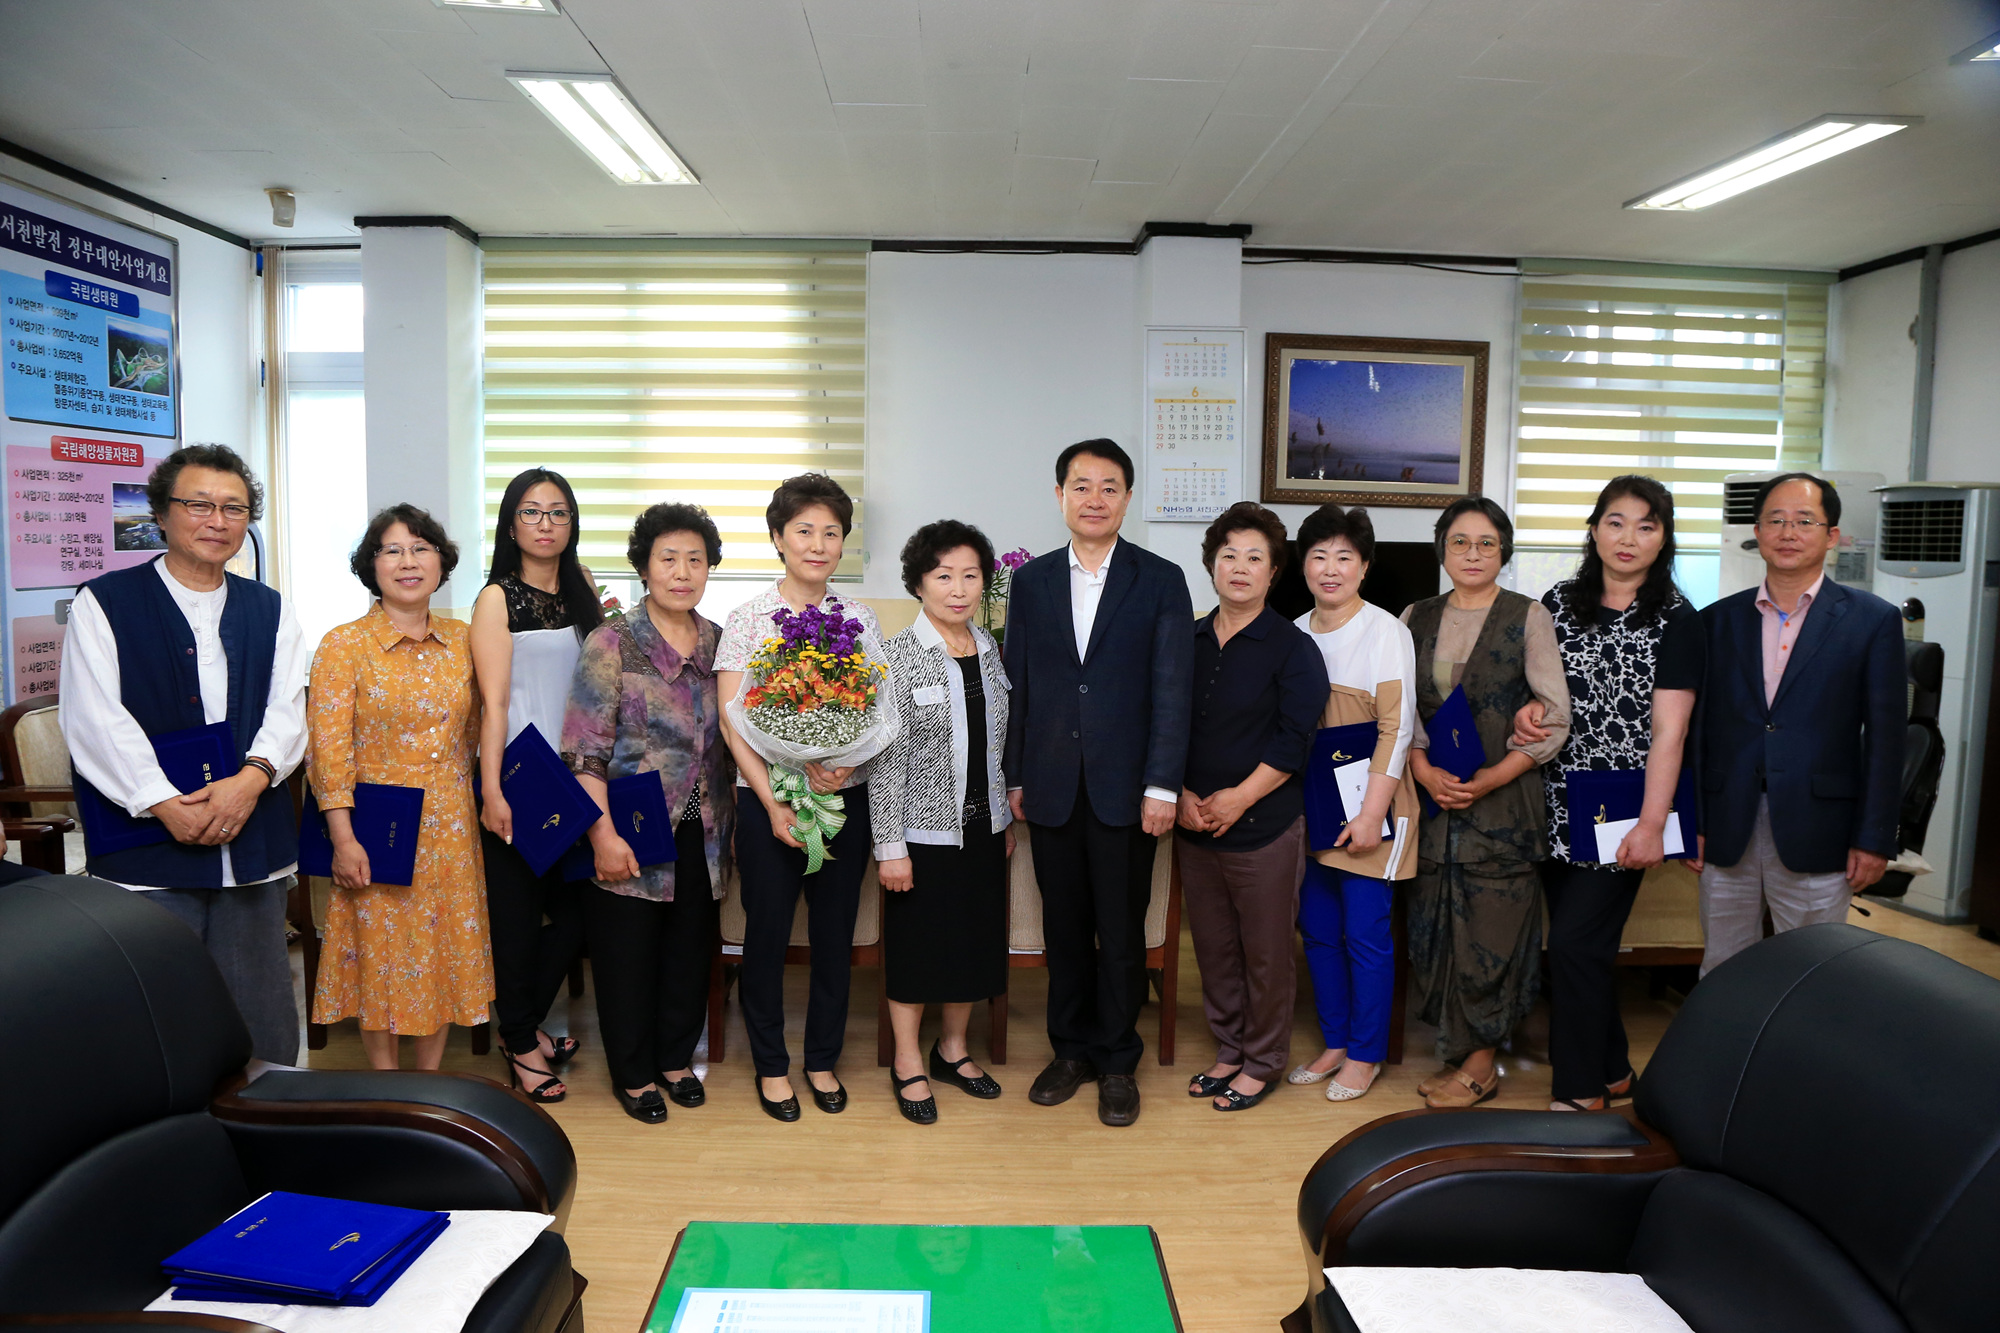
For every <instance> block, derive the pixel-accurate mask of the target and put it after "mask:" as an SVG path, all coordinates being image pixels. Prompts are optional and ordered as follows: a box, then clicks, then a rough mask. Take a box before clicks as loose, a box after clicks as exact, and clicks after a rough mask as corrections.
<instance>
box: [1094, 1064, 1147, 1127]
mask: <svg viewBox="0 0 2000 1333" xmlns="http://www.w3.org/2000/svg"><path fill="white" fill-rule="evenodd" d="M1097 1118H1098V1119H1099V1120H1102V1121H1103V1122H1104V1123H1105V1124H1107V1125H1111V1126H1114V1127H1119V1126H1124V1125H1129V1124H1132V1123H1133V1122H1134V1121H1136V1120H1138V1118H1139V1080H1138V1079H1136V1078H1134V1077H1132V1076H1131V1075H1130V1074H1105V1075H1103V1076H1101V1077H1100V1078H1099V1079H1098V1080H1097Z"/></svg>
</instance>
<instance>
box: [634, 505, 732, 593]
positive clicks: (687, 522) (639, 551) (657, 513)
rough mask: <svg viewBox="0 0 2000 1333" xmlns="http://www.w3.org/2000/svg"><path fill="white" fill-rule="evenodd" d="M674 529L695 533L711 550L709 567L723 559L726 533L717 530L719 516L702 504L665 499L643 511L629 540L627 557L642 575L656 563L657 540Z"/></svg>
mask: <svg viewBox="0 0 2000 1333" xmlns="http://www.w3.org/2000/svg"><path fill="white" fill-rule="evenodd" d="M670 532H692V533H694V534H695V535H696V536H698V537H700V538H701V544H702V547H703V549H704V550H705V551H706V552H707V553H708V567H709V568H710V569H714V568H715V567H716V566H717V565H719V564H721V563H722V534H721V533H720V532H717V531H716V530H715V520H714V519H712V518H710V517H709V516H708V511H707V510H706V509H703V508H702V507H701V506H700V505H691V504H682V503H679V502H677V501H664V502H662V503H660V504H656V505H654V506H653V507H652V508H650V509H648V510H646V511H645V512H644V513H642V514H640V515H639V517H638V520H637V521H636V522H634V523H633V524H632V535H631V537H630V538H628V539H627V540H626V542H625V558H626V559H627V560H629V561H631V562H632V571H633V572H634V573H635V574H637V575H638V576H639V577H640V578H641V579H644V578H645V577H646V566H647V565H650V564H652V563H653V543H655V542H657V541H659V540H660V538H662V537H664V536H666V535H667V534H668V533H670Z"/></svg>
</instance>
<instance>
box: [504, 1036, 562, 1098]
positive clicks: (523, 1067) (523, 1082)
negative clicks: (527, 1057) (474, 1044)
mask: <svg viewBox="0 0 2000 1333" xmlns="http://www.w3.org/2000/svg"><path fill="white" fill-rule="evenodd" d="M500 1057H501V1058H502V1059H503V1060H505V1061H506V1062H507V1081H508V1083H510V1084H511V1085H512V1086H514V1087H516V1088H519V1089H520V1090H521V1093H522V1095H523V1096H525V1097H527V1099H528V1100H529V1101H531V1102H537V1103H540V1104H541V1105H543V1106H554V1105H555V1104H556V1103H557V1102H559V1101H561V1100H562V1099H563V1098H565V1097H567V1096H569V1089H568V1088H566V1087H563V1081H562V1078H561V1077H560V1076H559V1075H556V1074H549V1075H547V1076H546V1077H544V1078H543V1079H542V1081H541V1082H540V1083H537V1084H535V1086H533V1087H532V1088H531V1087H529V1086H528V1080H527V1079H524V1078H522V1077H521V1075H522V1073H523V1072H524V1071H525V1072H526V1073H528V1074H531V1075H533V1074H540V1073H542V1071H541V1070H539V1069H537V1068H535V1067H534V1066H533V1065H530V1064H524V1063H522V1061H521V1059H520V1057H519V1056H517V1055H515V1054H514V1053H513V1052H512V1051H510V1050H508V1049H507V1048H506V1047H505V1046H502V1047H501V1048H500ZM550 1088H561V1089H562V1091H560V1092H550V1091H549V1089H550Z"/></svg>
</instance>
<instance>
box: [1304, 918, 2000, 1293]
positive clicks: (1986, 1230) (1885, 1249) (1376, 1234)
mask: <svg viewBox="0 0 2000 1333" xmlns="http://www.w3.org/2000/svg"><path fill="white" fill-rule="evenodd" d="M1996 1107H2000V981H1996V980H1994V979H1993V978H1991V977H1987V976H1984V975H1982V974H1980V973H1978V972H1974V971H1973V970H1972V969H1970V968H1967V967H1964V966H1962V965H1960V964H1958V963H1954V962H1952V961H1951V960H1949V959H1947V958H1945V957H1943V956H1941V955H1939V954H1937V953H1934V952H1932V951H1931V950H1929V949H1925V948H1922V947H1920V946H1917V945H1914V944H1909V943H1906V942H1904V941H1900V940H1894V939H1889V938H1886V937H1884V936H1880V935H1875V934H1872V933H1870V932H1868V931H1865V930H1861V929H1858V928H1857V927H1854V926H1846V925H1824V926H1812V927H1808V928H1807V929H1804V930H1798V931H1792V932H1790V933H1788V934H1784V935H1779V936H1776V937H1774V938H1772V939H1768V940H1765V941H1764V942H1763V943H1762V944H1759V945H1757V946H1756V947H1754V948H1752V949H1748V950H1746V951H1745V952H1743V953H1742V954H1739V955H1738V956H1737V957H1735V958H1733V959H1731V960H1730V961H1729V962H1727V963H1724V964H1723V965H1722V966H1721V967H1718V968H1717V969H1716V970H1715V971H1714V972H1713V973H1711V974H1710V975H1709V976H1708V977H1707V978H1706V979H1705V980H1704V981H1703V982H1702V983H1701V984H1700V985H1699V986H1697V987H1696V988H1695V990H1694V993H1693V994H1692V995H1690V996H1689V997H1688V1000H1687V1003H1686V1004H1685V1005H1684V1006H1683V1007H1682V1009H1681V1012H1680V1014H1679V1015H1678V1016H1677V1017H1676V1018H1675V1020H1674V1022H1673V1024H1672V1026H1670V1027H1669V1028H1668V1030H1667V1033H1666V1036H1665V1037H1664V1038H1663V1039H1662V1040H1661V1043H1660V1047H1659V1050H1658V1051H1657V1052H1656V1053H1655V1054H1654V1056H1653V1059H1652V1061H1651V1063H1650V1064H1648V1065H1647V1067H1646V1072H1645V1075H1644V1077H1643V1078H1641V1080H1640V1082H1639V1086H1638V1089H1637V1100H1636V1102H1635V1106H1634V1111H1633V1113H1632V1114H1630V1115H1621V1114H1605V1113H1597V1114H1583V1115H1577V1114H1559V1113H1558V1114H1550V1113H1546V1112H1534V1111H1477V1110H1474V1111H1430V1112H1426V1111H1415V1112H1410V1113H1408V1114H1406V1115H1396V1116H1389V1117H1386V1118H1384V1119H1382V1120H1377V1121H1375V1122H1374V1123H1373V1124H1370V1125H1366V1126H1364V1127H1362V1128H1361V1129H1359V1130H1357V1131H1356V1132H1355V1133H1353V1134H1350V1135H1349V1136H1348V1137H1347V1138H1345V1139H1343V1140H1342V1141H1341V1142H1340V1143H1338V1144H1336V1145H1334V1147H1333V1148H1332V1149H1331V1150H1330V1151H1328V1152H1327V1153H1326V1155H1325V1156H1323V1157H1321V1158H1320V1160H1319V1162H1318V1163H1317V1164H1315V1165H1314V1167H1313V1169H1312V1170H1311V1171H1310V1172H1309V1173H1308V1174H1307V1176H1306V1179H1305V1184H1304V1186H1303V1188H1302V1189H1301V1190H1300V1192H1299V1213H1298V1220H1299V1231H1300V1235H1301V1238H1302V1239H1303V1241H1304V1243H1305V1249H1306V1254H1307V1268H1308V1274H1309V1278H1308V1281H1309V1294H1308V1296H1307V1299H1306V1303H1305V1304H1304V1305H1302V1306H1300V1307H1299V1309H1298V1310H1297V1311H1295V1312H1294V1313H1293V1314H1292V1315H1291V1316H1289V1317H1288V1318H1287V1319H1286V1320H1285V1323H1284V1326H1285V1327H1286V1328H1287V1329H1295V1330H1303V1329H1305V1328H1307V1327H1310V1328H1312V1329H1314V1330H1317V1331H1319V1333H1334V1331H1335V1330H1341V1331H1351V1330H1353V1329H1354V1328H1355V1324H1354V1322H1353V1320H1352V1319H1351V1318H1350V1317H1349V1315H1348V1312H1347V1309H1346V1307H1345V1306H1344V1305H1343V1304H1342V1303H1341V1301H1340V1298H1339V1295H1338V1294H1337V1293H1336V1292H1335V1291H1334V1289H1333V1288H1332V1287H1331V1286H1329V1285H1328V1284H1327V1282H1326V1279H1325V1274H1324V1272H1323V1269H1324V1268H1326V1267H1337V1266H1340V1265H1369V1266H1381V1267H1445V1268H1457V1267H1465V1268H1486V1267H1511V1268H1547V1269H1573V1270H1575V1269H1581V1270H1590V1271H1598V1272H1626V1273H1638V1274H1640V1275H1641V1276H1643V1277H1644V1278H1645V1280H1646V1282H1647V1284H1648V1285H1649V1286H1650V1287H1652V1289H1653V1290H1654V1291H1655V1292H1656V1293H1658V1294H1659V1296H1660V1297H1661V1298H1662V1299H1663V1300H1665V1301H1666V1302H1667V1304H1669V1305H1670V1306H1672V1307H1673V1308H1674V1309H1675V1310H1676V1311H1678V1312H1679V1313H1680V1316H1681V1317H1682V1318H1683V1319H1685V1320H1686V1321H1687V1323H1688V1324H1689V1325H1690V1326H1691V1327H1692V1328H1693V1329H1694V1330H1695V1333H1973V1330H1991V1329H1992V1328H1994V1327H1995V1325H1996V1320H1997V1319H2000V1315H1996V1313H1995V1312H1996V1311H2000V1262H1995V1249H1994V1247H1995V1242H1996V1239H2000V1115H1997V1114H1996V1110H1995V1108H1996Z"/></svg>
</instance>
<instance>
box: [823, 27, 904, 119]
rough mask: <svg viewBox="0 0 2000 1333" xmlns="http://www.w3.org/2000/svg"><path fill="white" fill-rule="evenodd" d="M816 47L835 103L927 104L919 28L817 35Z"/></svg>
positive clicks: (828, 90) (828, 89) (829, 91)
mask: <svg viewBox="0 0 2000 1333" xmlns="http://www.w3.org/2000/svg"><path fill="white" fill-rule="evenodd" d="M813 46H814V48H815V49H816V50H818V52H819V67H820V70H821V72H822V73H824V74H825V75H826V87H827V92H828V94H829V95H830V96H831V97H832V98H833V100H834V101H835V102H896V103H908V104H915V103H920V102H922V101H923V100H924V65H923V48H922V46H921V45H920V44H919V43H918V41H917V33H916V27H915V25H914V24H913V25H911V27H910V30H909V31H908V32H907V33H904V34H901V35H898V36H895V37H887V36H883V35H881V34H879V33H854V32H815V33H813Z"/></svg>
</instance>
